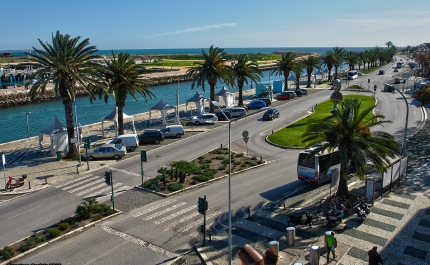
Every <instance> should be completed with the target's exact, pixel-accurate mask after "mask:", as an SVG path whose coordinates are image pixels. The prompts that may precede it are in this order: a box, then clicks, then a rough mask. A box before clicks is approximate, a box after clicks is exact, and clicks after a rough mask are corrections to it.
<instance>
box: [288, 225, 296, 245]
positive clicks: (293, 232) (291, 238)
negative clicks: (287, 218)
mask: <svg viewBox="0 0 430 265" xmlns="http://www.w3.org/2000/svg"><path fill="white" fill-rule="evenodd" d="M286 237H287V245H288V246H294V241H295V237H296V228H295V227H287V234H286Z"/></svg>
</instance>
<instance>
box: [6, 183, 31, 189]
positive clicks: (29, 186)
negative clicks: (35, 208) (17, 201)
mask: <svg viewBox="0 0 430 265" xmlns="http://www.w3.org/2000/svg"><path fill="white" fill-rule="evenodd" d="M28 189H29V190H31V185H30V181H28ZM11 190H12V188H11Z"/></svg>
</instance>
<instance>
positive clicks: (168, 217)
mask: <svg viewBox="0 0 430 265" xmlns="http://www.w3.org/2000/svg"><path fill="white" fill-rule="evenodd" d="M195 208H197V205H193V206H190V207H188V208H185V209H182V210H180V211H178V212H175V213H173V214H171V215H169V216H166V217H164V218H161V219H160V220H157V221H155V222H154V224H156V225H159V224H162V223H164V222H166V221H168V220H170V219H173V218H174V217H176V216H179V215H181V214H183V213H186V212H189V211H191V210H193V209H195Z"/></svg>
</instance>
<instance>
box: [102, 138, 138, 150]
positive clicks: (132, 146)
mask: <svg viewBox="0 0 430 265" xmlns="http://www.w3.org/2000/svg"><path fill="white" fill-rule="evenodd" d="M107 144H117V145H120V146H125V148H127V149H128V150H130V151H131V152H133V151H134V150H136V148H137V147H138V146H139V139H137V134H123V135H118V136H117V137H116V138H115V139H113V140H112V141H109V142H107Z"/></svg>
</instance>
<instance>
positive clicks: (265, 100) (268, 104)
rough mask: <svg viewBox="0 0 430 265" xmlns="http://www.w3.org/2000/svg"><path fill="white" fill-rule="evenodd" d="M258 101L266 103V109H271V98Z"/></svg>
mask: <svg viewBox="0 0 430 265" xmlns="http://www.w3.org/2000/svg"><path fill="white" fill-rule="evenodd" d="M257 99H259V100H262V101H264V103H266V107H269V106H270V105H272V101H271V100H270V98H257Z"/></svg>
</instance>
